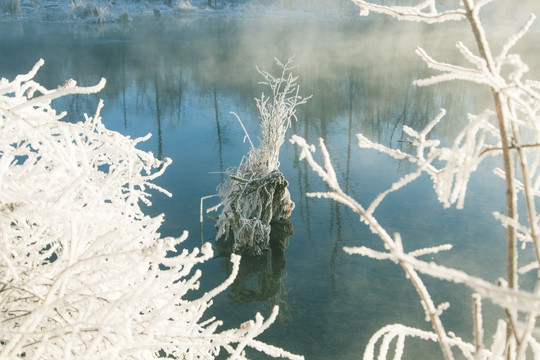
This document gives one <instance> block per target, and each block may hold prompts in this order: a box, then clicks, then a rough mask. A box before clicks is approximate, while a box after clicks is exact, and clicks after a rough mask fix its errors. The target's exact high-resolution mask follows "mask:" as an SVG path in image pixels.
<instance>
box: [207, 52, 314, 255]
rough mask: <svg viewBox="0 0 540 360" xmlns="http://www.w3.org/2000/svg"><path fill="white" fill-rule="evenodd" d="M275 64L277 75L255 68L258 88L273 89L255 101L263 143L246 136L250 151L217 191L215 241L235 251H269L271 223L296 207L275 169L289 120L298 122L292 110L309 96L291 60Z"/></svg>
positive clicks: (288, 215) (287, 217) (283, 220)
mask: <svg viewBox="0 0 540 360" xmlns="http://www.w3.org/2000/svg"><path fill="white" fill-rule="evenodd" d="M276 61H277V63H278V65H279V66H280V67H281V68H282V72H281V75H280V76H279V77H274V76H272V75H270V74H269V73H268V72H265V71H261V70H258V71H259V73H260V74H261V75H262V76H263V77H264V80H265V81H263V82H261V84H264V85H268V86H269V87H270V89H271V91H272V94H271V95H270V96H265V94H264V93H263V94H262V95H261V98H260V99H256V102H257V107H258V108H259V112H260V118H261V128H262V141H261V143H260V144H259V146H258V147H255V146H254V145H253V142H252V141H251V139H250V138H249V136H248V135H247V133H246V137H247V138H248V140H249V142H250V144H251V150H250V151H249V153H248V155H247V157H244V158H243V159H242V161H241V163H240V165H239V166H238V168H237V169H235V170H233V171H231V174H230V176H229V178H228V179H227V180H226V181H225V182H224V183H223V184H221V185H220V186H219V188H218V191H219V195H220V197H221V203H222V204H223V209H222V211H221V214H220V215H219V217H218V220H217V228H218V233H217V235H216V240H218V241H231V243H232V251H233V252H247V253H250V254H260V253H261V252H262V251H263V250H265V249H268V248H269V243H270V231H271V225H272V224H273V223H276V222H286V221H288V219H289V218H290V216H291V212H292V211H293V209H294V202H292V201H291V197H290V194H289V190H288V189H287V186H288V183H287V180H285V178H284V177H283V174H282V173H281V172H280V171H279V149H280V147H281V145H282V144H283V142H284V140H285V133H286V132H287V129H288V128H289V127H290V126H291V119H294V120H296V115H295V113H296V106H298V105H300V104H303V103H305V102H306V101H307V100H308V99H309V98H302V97H301V96H299V95H298V90H299V86H298V84H297V83H296V80H297V79H298V77H297V76H293V75H292V73H291V69H292V68H293V66H292V58H289V60H288V61H287V62H286V63H285V64H282V63H281V62H279V61H278V60H276ZM235 115H236V114H235ZM237 118H238V117H237ZM238 120H239V121H240V119H239V118H238ZM240 123H241V124H242V122H241V121H240ZM242 126H243V125H242ZM230 236H232V240H231V239H229V237H230Z"/></svg>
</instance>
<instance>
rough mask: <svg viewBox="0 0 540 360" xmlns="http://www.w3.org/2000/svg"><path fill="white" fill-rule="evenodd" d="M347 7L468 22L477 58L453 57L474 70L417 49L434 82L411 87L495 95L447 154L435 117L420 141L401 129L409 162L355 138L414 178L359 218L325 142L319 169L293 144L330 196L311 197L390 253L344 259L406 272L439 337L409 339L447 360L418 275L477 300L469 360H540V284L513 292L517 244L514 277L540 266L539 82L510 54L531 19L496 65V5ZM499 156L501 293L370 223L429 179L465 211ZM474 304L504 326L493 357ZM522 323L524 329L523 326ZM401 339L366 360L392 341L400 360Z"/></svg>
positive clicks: (466, 52) (359, 0) (434, 310)
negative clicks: (522, 260)
mask: <svg viewBox="0 0 540 360" xmlns="http://www.w3.org/2000/svg"><path fill="white" fill-rule="evenodd" d="M353 2H354V3H356V4H358V5H359V6H360V13H361V15H367V14H368V13H369V11H374V12H378V13H382V14H387V15H391V16H393V17H396V18H398V19H400V20H409V21H422V22H426V23H433V22H442V21H447V20H467V21H468V23H469V25H470V27H471V31H472V33H473V36H474V39H475V41H476V45H477V51H476V52H475V51H474V50H472V49H470V48H468V47H466V46H465V45H464V44H463V43H462V42H458V43H457V44H456V47H457V49H458V50H459V52H460V53H461V55H462V56H463V58H464V59H465V60H466V61H467V62H468V63H469V64H471V65H470V66H468V67H464V66H462V65H454V64H450V63H446V62H443V61H439V60H435V59H434V58H432V57H431V56H430V55H429V54H428V52H427V51H425V50H424V49H421V48H417V54H418V55H419V56H420V57H421V58H422V60H423V61H424V62H425V63H426V64H427V66H428V67H429V68H431V69H433V70H435V71H437V72H438V73H437V74H435V75H433V76H431V77H428V78H426V79H421V80H417V81H415V84H416V85H421V86H424V85H433V84H437V83H440V82H445V81H452V80H464V81H470V82H475V83H479V84H482V85H486V86H488V87H489V89H490V90H491V92H492V94H493V100H494V102H493V103H494V111H493V110H485V111H484V112H482V113H481V114H479V115H469V116H468V118H469V121H468V123H467V124H466V125H465V126H464V127H463V128H462V129H461V130H460V131H459V133H458V135H457V136H456V137H455V139H454V141H453V144H452V146H450V147H442V146H440V143H439V141H437V140H431V139H429V135H430V133H431V131H432V129H433V128H434V126H436V125H437V123H438V122H439V121H441V119H442V117H443V116H444V111H441V113H439V115H438V116H437V117H436V118H435V119H434V120H432V121H431V122H430V123H429V124H428V126H426V128H424V129H423V130H422V131H420V132H419V131H416V130H413V129H411V128H409V127H407V126H404V128H403V131H404V133H405V134H406V135H407V136H408V137H409V143H410V144H411V145H412V146H413V147H414V148H415V151H413V152H412V153H405V152H403V151H400V150H397V149H392V148H389V147H387V146H384V145H382V144H379V143H376V142H373V141H371V140H369V139H367V138H366V137H365V136H363V135H361V134H358V140H359V146H360V147H362V148H368V149H374V150H377V151H379V152H382V153H385V154H387V155H390V156H392V157H393V158H395V159H399V160H407V161H409V162H411V163H413V164H415V165H416V169H415V170H414V171H412V172H410V173H409V174H406V175H404V176H403V177H402V178H401V179H399V180H397V181H396V182H394V183H393V184H392V185H391V187H390V188H389V189H388V190H386V191H384V192H382V193H380V194H379V195H378V196H377V197H376V198H375V200H374V201H373V202H372V203H371V204H370V205H369V206H368V207H367V210H364V208H363V207H362V205H360V204H358V203H357V202H356V201H355V200H354V199H352V198H351V197H349V196H348V195H347V194H345V193H344V192H343V191H342V190H341V188H340V187H339V184H338V182H337V179H336V177H335V174H333V173H332V172H333V170H332V166H331V164H329V160H328V159H329V157H328V154H327V153H326V149H325V147H324V143H323V142H322V140H321V141H320V147H321V150H322V152H323V163H324V166H321V165H319V164H317V162H315V161H314V160H313V157H312V152H314V147H313V146H311V145H308V144H307V143H306V142H305V140H303V139H301V138H299V137H293V139H292V141H293V142H294V143H296V144H298V145H299V146H300V147H301V148H302V153H301V158H305V159H306V161H307V162H308V163H309V164H310V165H311V167H312V168H313V170H314V171H315V172H317V173H318V174H319V176H321V178H323V180H325V182H326V183H327V185H328V186H329V188H330V190H329V191H327V192H318V193H312V194H310V195H311V196H317V197H324V198H329V199H333V200H335V201H339V202H341V203H343V204H345V205H347V206H348V207H350V208H351V209H352V210H353V211H354V212H356V213H358V214H360V216H361V221H362V222H364V223H366V224H367V225H368V226H369V228H370V230H371V231H372V232H373V233H375V234H376V235H378V236H379V237H380V238H381V240H382V241H383V243H384V245H385V249H386V251H375V250H374V249H371V248H369V247H365V246H358V247H351V248H346V249H345V251H346V252H348V253H351V254H360V255H363V256H368V257H372V258H375V259H379V260H391V261H394V262H396V263H399V264H400V265H401V266H402V268H403V269H404V271H405V272H406V274H407V276H408V278H409V279H410V281H411V282H412V284H413V285H414V287H415V288H416V290H417V292H418V293H419V295H420V298H421V302H422V305H423V306H424V310H425V311H426V314H427V315H428V316H429V317H430V320H431V322H432V325H433V328H434V330H435V333H433V334H425V333H422V334H420V333H415V334H416V335H415V336H424V337H425V338H426V339H434V338H436V339H437V340H438V341H439V344H440V345H441V349H442V351H443V355H444V357H445V358H447V359H448V358H452V357H453V355H452V350H451V348H452V347H453V346H455V344H454V343H452V341H453V340H452V339H451V336H448V334H446V333H445V332H444V328H443V326H442V323H441V324H439V323H438V322H439V321H440V318H439V314H440V312H441V311H442V310H444V308H445V307H444V306H442V304H441V305H439V306H437V307H434V305H433V303H432V302H431V298H430V296H429V293H428V291H427V289H426V288H425V286H424V285H423V283H422V282H421V281H420V279H419V277H418V276H417V273H421V274H425V275H428V276H431V277H436V278H439V279H443V280H448V281H452V282H456V283H460V284H464V285H467V286H469V287H470V288H472V289H473V290H474V291H475V293H476V295H475V296H474V300H473V307H474V313H473V320H474V327H475V328H474V336H475V338H474V345H471V344H468V343H466V346H464V347H461V346H459V345H458V347H459V348H460V350H461V351H462V353H463V355H464V356H465V357H466V358H470V359H473V358H474V359H479V358H491V359H499V358H503V357H504V358H507V359H514V358H515V359H522V358H525V357H526V356H527V354H530V352H531V351H532V353H534V354H536V356H537V355H538V354H539V353H540V347H539V346H538V342H537V334H536V333H537V331H536V328H535V323H536V321H535V320H536V317H537V314H538V309H539V306H540V280H539V282H538V283H537V284H536V286H535V288H534V290H532V291H530V290H529V291H527V290H519V289H518V278H517V274H518V267H517V249H516V239H519V240H521V241H522V244H523V246H524V247H525V246H527V244H531V243H532V247H533V250H534V252H535V255H536V259H535V261H533V262H532V263H529V264H527V265H525V266H523V267H521V268H520V270H519V272H520V273H525V272H527V271H530V270H532V269H538V264H539V262H540V239H539V236H540V235H539V225H540V224H539V221H540V217H539V215H538V211H537V210H536V204H537V202H538V197H539V196H540V149H539V147H538V145H537V144H539V143H540V127H539V126H538V115H537V114H538V111H539V109H540V94H539V92H538V90H539V89H540V85H539V83H538V82H537V81H534V80H530V79H524V77H525V75H526V74H527V72H528V70H529V69H528V67H527V65H526V64H525V63H524V62H523V61H522V60H521V58H520V56H519V55H518V54H512V53H510V51H511V50H512V48H513V47H514V45H515V44H516V43H517V42H518V41H519V40H520V39H521V38H523V36H524V35H525V34H526V33H527V31H528V30H529V29H530V27H531V25H532V23H533V22H534V20H535V16H534V15H531V16H530V17H529V19H528V20H527V21H526V22H525V24H524V25H523V26H522V28H521V29H520V30H519V31H518V32H516V33H515V34H514V35H511V36H509V38H508V39H507V41H506V42H505V43H504V44H503V46H502V48H501V49H500V51H499V52H498V54H497V56H494V55H493V53H492V50H491V48H490V44H489V43H488V41H487V34H486V31H485V29H484V27H483V24H482V21H481V17H480V13H481V10H482V8H483V7H484V6H487V5H488V4H490V3H492V0H478V1H473V0H463V1H461V2H460V3H459V5H456V6H459V7H457V8H455V9H444V10H441V9H442V6H438V4H437V2H436V1H435V0H427V1H422V2H418V4H417V5H409V6H397V5H388V3H386V2H385V4H384V5H382V4H379V3H375V2H374V1H367V0H353ZM522 139H523V140H522ZM496 154H502V162H503V165H504V166H503V167H504V170H498V171H497V173H498V174H499V175H501V176H502V178H503V179H504V180H505V184H506V189H505V190H506V191H505V192H506V213H505V214H504V215H502V214H498V213H496V214H495V217H496V218H497V219H499V220H500V221H501V223H502V224H503V226H504V227H506V240H507V272H506V281H504V280H501V281H500V283H499V284H491V283H489V282H487V281H485V280H483V279H480V278H477V277H474V276H471V275H469V274H466V273H465V272H463V271H461V270H459V269H451V268H447V267H444V266H440V265H437V264H434V263H431V262H426V261H424V260H421V259H419V256H421V255H423V254H426V253H430V252H435V251H439V250H442V249H444V250H446V249H448V247H444V248H434V249H431V248H429V249H420V250H415V251H412V252H408V253H407V252H405V251H404V250H403V246H402V244H401V238H400V237H399V235H395V236H394V237H390V236H389V235H388V234H387V233H386V231H385V229H384V228H383V227H382V226H381V225H380V224H379V223H378V222H377V220H376V219H375V218H374V216H373V214H374V212H375V211H376V208H377V206H378V205H379V204H380V203H381V202H382V201H383V200H384V199H385V197H386V196H387V195H388V194H390V193H392V192H394V191H396V190H398V189H400V188H402V187H404V186H405V185H407V184H408V183H410V182H412V181H414V180H415V179H417V178H418V177H419V176H420V174H422V173H426V174H427V175H429V176H430V177H431V179H432V181H433V183H434V187H435V191H436V193H437V195H438V198H439V200H440V201H441V202H442V203H443V204H444V206H445V207H448V206H451V205H453V204H456V206H457V207H458V208H461V207H463V205H464V200H465V195H466V190H467V185H468V182H469V178H470V176H471V174H472V173H473V172H474V171H476V169H477V168H478V166H479V164H480V163H481V162H482V160H483V159H484V158H485V157H486V156H487V155H496ZM514 155H515V156H514ZM514 159H515V160H514ZM515 161H517V163H515ZM515 164H517V165H519V168H518V169H519V172H520V173H519V175H516V174H515V173H514V168H515ZM520 191H521V192H522V194H523V198H524V204H525V209H526V212H527V216H526V221H527V225H524V224H522V223H521V222H520V218H519V217H518V212H517V195H518V192H520ZM480 297H482V298H488V299H490V300H491V301H492V302H494V303H496V304H498V305H500V306H501V307H502V308H503V309H504V310H505V312H506V316H507V317H506V320H505V321H503V320H500V321H499V325H498V327H497V330H496V332H495V335H494V338H493V339H494V340H493V344H492V345H491V347H490V348H489V349H488V348H487V347H486V345H485V344H484V329H483V320H482V314H481V298H480ZM443 304H444V303H443ZM520 319H525V320H524V321H520ZM396 329H397V330H396ZM407 331H410V330H409V329H406V328H401V327H399V326H398V327H397V328H395V329H394V328H393V327H392V326H391V327H389V328H385V329H384V330H381V331H380V332H378V333H377V334H376V335H374V337H373V338H372V341H370V345H369V346H368V350H367V351H366V354H367V355H366V356H367V357H366V358H372V357H373V356H374V351H373V347H372V345H373V344H374V342H376V341H377V340H378V339H379V338H381V337H382V338H383V340H382V344H381V347H380V351H379V358H381V359H382V358H385V357H386V356H387V352H388V345H389V343H390V341H391V340H392V339H394V338H397V341H396V350H395V354H396V358H399V357H400V356H401V354H402V351H403V342H404V338H405V336H406V334H407ZM435 336H436V337H435Z"/></svg>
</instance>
